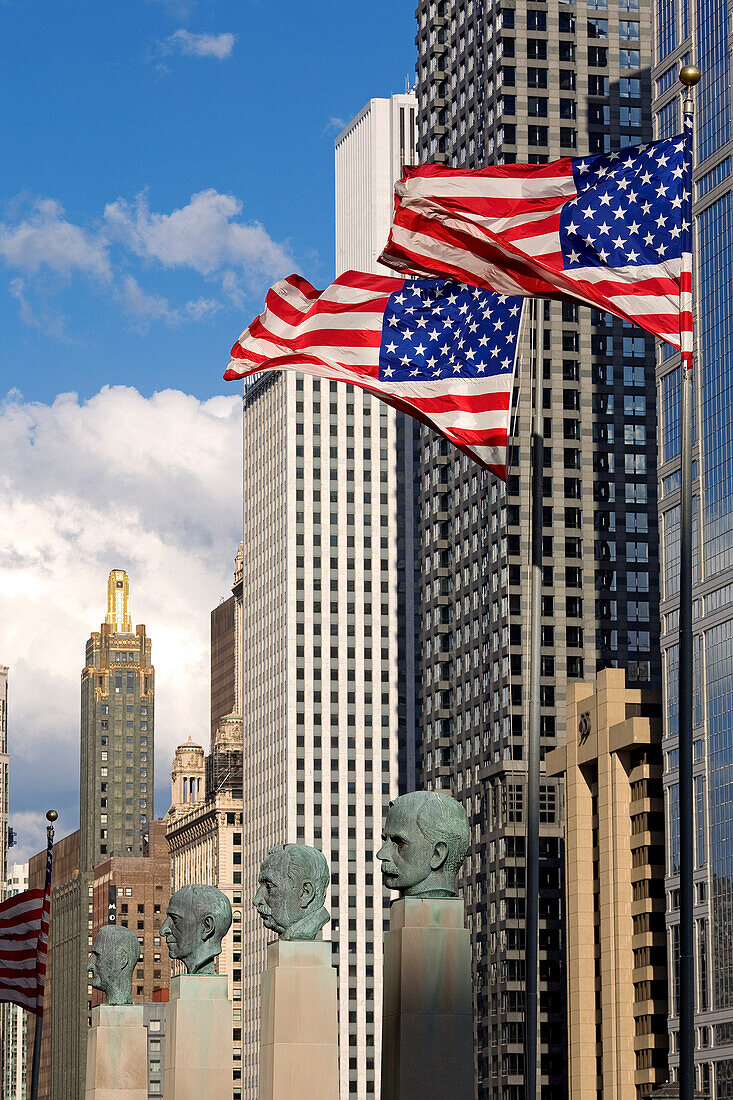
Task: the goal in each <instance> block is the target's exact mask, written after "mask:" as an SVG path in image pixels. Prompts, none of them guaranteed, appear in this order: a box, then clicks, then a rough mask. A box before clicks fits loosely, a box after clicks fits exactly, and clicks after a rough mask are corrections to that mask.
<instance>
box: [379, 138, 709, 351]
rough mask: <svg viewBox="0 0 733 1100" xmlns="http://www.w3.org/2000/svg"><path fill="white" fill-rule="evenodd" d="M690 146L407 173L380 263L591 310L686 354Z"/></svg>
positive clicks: (675, 142)
mask: <svg viewBox="0 0 733 1100" xmlns="http://www.w3.org/2000/svg"><path fill="white" fill-rule="evenodd" d="M686 137H687V135H685V137H678V138H673V139H667V140H664V141H656V142H653V143H651V144H649V145H635V146H630V147H629V148H626V149H621V150H617V151H615V152H612V153H604V154H602V155H600V156H588V157H575V158H570V157H566V158H564V159H562V160H557V161H554V162H553V163H550V164H509V165H498V166H495V167H491V168H481V169H478V170H469V169H456V168H448V167H445V166H442V165H437V164H426V165H422V166H416V167H407V168H406V169H405V172H404V175H403V177H402V179H401V180H400V181H398V183H397V184H396V185H395V219H394V224H393V227H392V232H391V234H390V237H389V241H388V244H387V247H386V248H385V250H384V252H383V254H382V256H381V260H382V262H383V263H385V264H386V265H387V266H389V267H393V268H395V269H397V270H398V271H402V272H406V273H413V274H415V273H417V274H423V275H425V274H430V275H433V276H436V275H438V276H440V275H442V276H445V277H447V278H453V279H460V280H461V281H462V282H466V283H473V284H474V285H477V286H481V287H486V288H488V289H492V290H498V291H502V292H503V293H507V294H523V295H528V296H538V297H548V298H561V299H568V298H572V299H575V300H580V301H582V302H586V303H589V304H591V305H594V306H599V307H601V308H602V309H604V310H609V311H610V312H613V313H616V314H618V315H619V316H621V317H624V318H626V319H627V320H630V321H633V322H634V323H635V324H637V325H640V326H641V327H642V328H644V329H646V330H647V331H648V332H651V333H653V334H654V335H655V336H658V337H660V338H661V339H663V340H666V341H667V342H668V343H670V344H673V345H674V346H675V347H678V348H679V347H680V344H681V334H682V333H685V332H687V331H691V329H692V312H691V300H690V291H691V285H689V284H688V273H687V268H688V261H689V260H690V257H689V244H687V241H688V240H689V213H687V214H685V210H684V205H685V192H686V191H687V190H689V183H688V180H687V175H688V172H687V168H688V166H687V164H686V156H687V154H686V146H687V145H688V142H687V140H686ZM685 245H686V248H685V247H684V246H685ZM683 252H684V253H685V255H683Z"/></svg>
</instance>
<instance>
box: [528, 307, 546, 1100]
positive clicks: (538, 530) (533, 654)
mask: <svg viewBox="0 0 733 1100" xmlns="http://www.w3.org/2000/svg"><path fill="white" fill-rule="evenodd" d="M532 305H533V312H532V315H533V319H534V408H533V413H532V490H531V492H532V550H531V559H530V560H531V574H532V587H531V600H530V623H529V630H530V660H529V731H528V735H527V818H526V821H527V833H526V837H527V839H526V881H525V887H524V897H525V902H524V904H525V923H524V937H525V943H524V957H525V975H524V1095H525V1100H535V1098H536V1097H537V1096H538V1095H539V1091H538V1086H537V1016H538V995H537V988H538V984H537V979H538V973H537V971H538V966H537V962H538V941H539V909H540V820H539V802H540V646H541V625H540V624H541V614H542V452H543V439H542V309H541V307H542V302H541V300H540V299H538V298H535V299H533V302H532Z"/></svg>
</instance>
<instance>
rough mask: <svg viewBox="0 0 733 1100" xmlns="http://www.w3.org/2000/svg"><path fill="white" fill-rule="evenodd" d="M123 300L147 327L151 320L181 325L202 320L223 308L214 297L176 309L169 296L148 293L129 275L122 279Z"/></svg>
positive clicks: (127, 308) (129, 309)
mask: <svg viewBox="0 0 733 1100" xmlns="http://www.w3.org/2000/svg"><path fill="white" fill-rule="evenodd" d="M122 300H123V303H124V306H125V309H126V310H127V312H128V313H131V314H132V315H133V316H134V317H136V318H137V320H138V321H139V322H140V323H141V324H142V325H143V326H144V327H145V326H147V324H148V323H149V322H150V321H164V322H165V323H166V324H167V325H172V326H175V325H180V324H182V323H183V322H184V321H201V320H202V319H203V318H204V317H206V316H207V315H208V314H210V313H216V312H217V310H219V309H221V303H220V302H217V301H215V300H214V299H213V298H196V299H195V300H192V301H190V302H186V304H185V305H184V306H182V307H181V308H180V309H174V308H173V307H172V306H171V305H170V303H169V302H168V299H167V298H163V297H161V296H160V295H156V294H146V292H145V291H144V290H143V289H142V287H141V286H140V284H139V283H138V281H137V279H135V278H134V277H133V276H132V275H127V276H125V278H124V279H123V281H122Z"/></svg>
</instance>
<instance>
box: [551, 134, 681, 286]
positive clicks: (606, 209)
mask: <svg viewBox="0 0 733 1100" xmlns="http://www.w3.org/2000/svg"><path fill="white" fill-rule="evenodd" d="M683 160H684V142H683V141H682V139H681V138H677V139H671V140H665V141H658V142H654V143H653V144H652V145H636V146H634V147H633V148H631V149H628V150H622V151H620V152H619V151H617V152H613V153H606V154H603V155H602V156H597V157H583V158H582V159H577V160H574V161H573V179H574V181H575V185H576V187H577V189H578V194H577V197H576V198H574V199H570V201H569V202H566V203H565V205H564V207H563V209H562V213H561V216H560V244H561V246H562V254H563V264H564V267H565V270H566V271H573V270H575V269H576V268H584V267H600V266H607V267H610V268H625V267H643V266H655V265H656V264H660V263H664V262H665V261H667V260H670V259H679V257H680V256H681V254H682V231H681V229H680V226H679V220H680V216H679V210H680V208H681V206H682V197H681V190H682V189H681V180H682V174H683V171H684V166H683Z"/></svg>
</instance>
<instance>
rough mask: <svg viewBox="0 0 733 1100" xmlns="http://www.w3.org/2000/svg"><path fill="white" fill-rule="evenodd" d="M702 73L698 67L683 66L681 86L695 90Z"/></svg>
mask: <svg viewBox="0 0 733 1100" xmlns="http://www.w3.org/2000/svg"><path fill="white" fill-rule="evenodd" d="M701 76H702V73H701V72H700V70H699V69H698V68H697V66H696V65H683V66H682V68H681V69H680V84H684V86H685V87H686V88H694V87H695V85H696V84H698V83H699V81H700V77H701Z"/></svg>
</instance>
